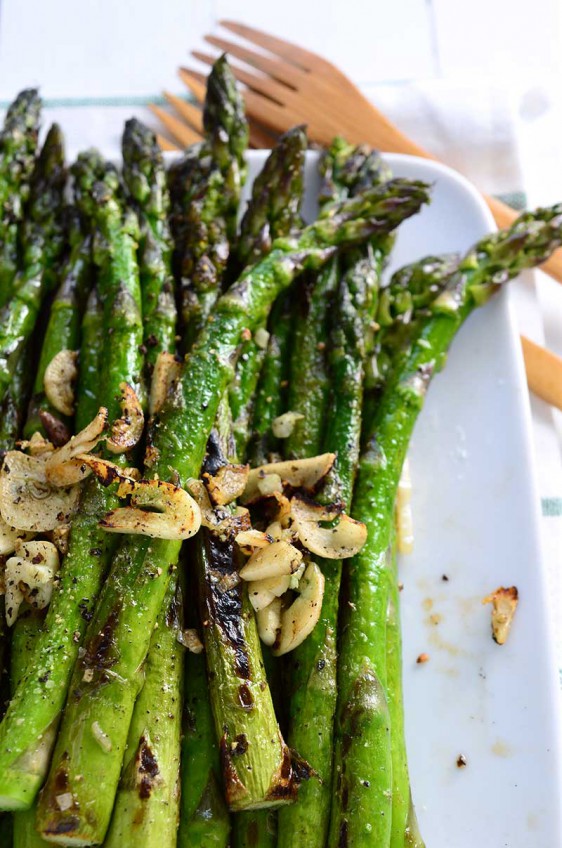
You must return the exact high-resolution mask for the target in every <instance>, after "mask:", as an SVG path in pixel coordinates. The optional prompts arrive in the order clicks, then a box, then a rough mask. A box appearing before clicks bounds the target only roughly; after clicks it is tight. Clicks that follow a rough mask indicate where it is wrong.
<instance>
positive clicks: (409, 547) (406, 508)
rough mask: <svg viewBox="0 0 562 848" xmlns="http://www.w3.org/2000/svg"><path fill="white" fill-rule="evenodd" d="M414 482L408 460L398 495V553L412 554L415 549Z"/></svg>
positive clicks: (395, 510)
mask: <svg viewBox="0 0 562 848" xmlns="http://www.w3.org/2000/svg"><path fill="white" fill-rule="evenodd" d="M411 497H412V480H411V477H410V464H409V462H408V459H407V458H406V460H405V461H404V465H403V467H402V474H401V475H400V482H399V483H398V491H397V493H396V505H395V507H394V515H395V521H396V546H397V548H398V553H400V554H411V553H412V551H413V549H414V524H413V520H412V504H411Z"/></svg>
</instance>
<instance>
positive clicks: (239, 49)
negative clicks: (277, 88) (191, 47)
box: [205, 35, 303, 88]
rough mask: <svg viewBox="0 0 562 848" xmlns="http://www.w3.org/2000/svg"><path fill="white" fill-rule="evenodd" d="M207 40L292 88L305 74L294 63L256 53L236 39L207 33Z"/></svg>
mask: <svg viewBox="0 0 562 848" xmlns="http://www.w3.org/2000/svg"><path fill="white" fill-rule="evenodd" d="M205 41H207V42H208V43H209V44H212V45H213V47H218V48H219V50H222V51H223V52H224V53H228V54H229V55H230V56H235V57H236V58H237V59H240V60H241V61H242V62H246V64H247V65H252V66H253V67H254V68H257V69H258V70H259V71H262V72H263V73H264V74H268V76H270V77H274V79H276V80H277V81H278V82H281V83H284V84H285V85H289V86H291V88H298V84H299V80H300V79H301V78H302V75H303V74H302V71H301V70H299V69H298V68H296V67H295V66H294V65H290V64H287V62H280V61H279V60H278V59H271V58H269V57H268V56H263V55H262V54H261V53H256V52H255V50H249V49H248V48H247V47H244V46H243V45H242V44H236V43H235V42H234V41H227V40H226V39H224V38H218V37H217V36H216V35H206V36H205Z"/></svg>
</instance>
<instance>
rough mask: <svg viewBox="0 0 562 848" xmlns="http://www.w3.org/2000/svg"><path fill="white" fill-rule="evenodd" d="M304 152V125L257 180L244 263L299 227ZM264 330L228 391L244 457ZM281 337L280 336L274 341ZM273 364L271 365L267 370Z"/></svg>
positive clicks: (241, 247) (241, 256)
mask: <svg viewBox="0 0 562 848" xmlns="http://www.w3.org/2000/svg"><path fill="white" fill-rule="evenodd" d="M305 151H306V133H305V131H304V129H303V128H302V127H294V128H293V129H291V130H289V131H288V132H287V133H285V134H284V135H283V136H281V138H280V139H279V141H278V143H277V145H276V146H275V147H274V149H273V150H272V152H271V153H270V155H269V156H268V158H267V159H266V162H265V165H264V166H263V169H262V171H261V173H260V174H258V176H257V177H256V179H255V180H254V184H253V186H252V197H251V199H250V202H249V203H248V207H247V209H246V212H245V213H244V217H243V218H242V223H241V226H240V239H239V242H238V251H237V258H238V263H239V266H240V267H242V268H244V267H245V266H247V265H251V264H252V263H253V262H256V261H257V260H258V259H259V258H261V257H262V256H265V254H266V253H268V252H269V250H270V249H271V245H272V243H273V241H274V240H275V239H276V238H279V237H282V236H286V235H289V233H290V232H291V230H293V229H295V228H296V227H297V226H299V223H300V207H301V202H302V192H303V167H304V154H305ZM275 312H276V313H277V312H278V310H277V309H276V310H275ZM264 329H265V328H261V329H258V331H257V335H256V334H254V336H253V337H252V338H251V339H249V340H248V341H246V342H244V344H243V345H242V350H241V354H240V358H239V360H238V364H237V367H236V375H235V378H234V381H233V383H232V386H231V387H230V390H229V402H230V408H231V410H232V416H233V419H234V421H233V427H234V438H235V440H236V444H237V450H238V453H239V455H242V454H243V453H244V452H245V448H246V444H247V442H248V438H249V427H250V421H251V417H252V410H253V403H254V400H253V399H254V395H255V392H256V388H257V384H258V379H259V375H260V371H261V368H262V365H263V362H264V359H265V357H266V356H267V344H268V335H267V334H266V333H264ZM273 332H274V333H275V334H277V333H278V332H279V329H278V327H274V328H273ZM260 334H261V339H260ZM277 338H278V336H277V335H275V337H274V341H273V342H272V345H273V344H275V339H277ZM270 367H271V365H270V364H268V369H269V368H270ZM270 376H271V375H270Z"/></svg>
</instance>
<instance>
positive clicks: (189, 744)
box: [178, 557, 230, 848]
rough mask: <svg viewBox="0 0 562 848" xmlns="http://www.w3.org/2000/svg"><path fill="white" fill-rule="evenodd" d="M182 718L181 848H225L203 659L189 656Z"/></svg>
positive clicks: (192, 619)
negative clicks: (200, 846) (206, 847)
mask: <svg viewBox="0 0 562 848" xmlns="http://www.w3.org/2000/svg"><path fill="white" fill-rule="evenodd" d="M185 566H186V567H187V557H186V562H185ZM188 582H189V586H188V593H187V598H188V605H187V610H188V613H187V615H188V618H187V623H188V626H189V627H192V628H197V629H198V630H199V632H202V628H201V621H200V618H199V615H198V612H197V609H196V607H197V604H196V602H195V598H196V597H197V587H196V580H195V574H194V570H193V569H190V572H189V576H188ZM184 715H185V718H184V725H183V739H182V754H181V762H182V775H181V813H180V826H179V831H178V848H195V846H198V845H202V846H208V848H211V846H212V848H226V846H227V845H228V844H229V837H230V817H229V814H228V808H227V806H226V802H225V799H224V793H223V789H222V780H221V775H220V764H219V745H218V741H217V738H216V735H215V728H214V722H213V713H212V711H211V702H210V700H209V691H208V682H207V670H206V664H205V656H204V654H203V653H200V654H195V653H192V652H191V651H187V654H186V663H185V702H184Z"/></svg>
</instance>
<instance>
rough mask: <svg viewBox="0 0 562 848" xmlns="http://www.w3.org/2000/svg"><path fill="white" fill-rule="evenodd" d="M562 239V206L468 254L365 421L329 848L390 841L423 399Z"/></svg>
mask: <svg viewBox="0 0 562 848" xmlns="http://www.w3.org/2000/svg"><path fill="white" fill-rule="evenodd" d="M561 240H562V207H561V206H557V207H553V208H551V209H539V210H537V211H536V212H534V213H527V214H525V215H523V216H521V218H519V219H518V220H517V221H516V222H515V223H514V224H513V226H512V227H510V228H509V229H508V230H505V231H502V232H499V233H494V234H492V235H490V236H487V237H486V238H484V239H482V240H481V241H480V242H479V243H478V244H477V245H476V246H475V247H474V248H473V249H472V250H471V251H469V253H468V254H467V256H466V257H465V258H464V259H463V260H462V262H461V263H460V265H459V269H458V271H457V272H455V273H454V274H453V275H452V276H451V277H450V278H449V280H448V281H447V284H446V286H445V288H444V290H443V292H442V293H441V294H440V295H439V296H438V297H437V299H436V300H435V301H434V302H433V303H432V305H431V308H430V312H429V315H428V316H427V317H425V318H423V319H422V320H420V323H419V326H418V329H417V331H416V333H415V336H414V338H412V339H411V340H410V344H409V346H408V348H407V350H406V351H405V352H404V353H403V355H402V358H401V359H400V360H399V362H398V364H397V366H396V368H395V369H394V370H393V372H392V375H391V377H390V379H389V381H388V384H387V386H386V387H385V389H384V390H383V392H382V395H381V397H380V399H379V403H378V407H377V410H376V412H375V414H374V416H373V418H372V420H370V421H369V422H368V423H367V432H368V434H369V436H368V438H367V446H366V448H365V451H364V453H363V455H362V457H361V460H360V463H359V471H358V479H357V485H356V491H355V496H354V510H353V514H354V515H355V516H356V517H357V518H358V519H360V520H362V521H364V522H365V523H366V524H367V528H368V538H367V544H366V545H365V547H364V548H363V550H362V551H361V553H360V554H358V555H357V557H355V558H354V560H353V561H352V563H351V564H350V566H349V568H348V569H347V581H346V583H347V586H346V589H347V594H346V597H347V598H348V601H349V603H348V604H346V605H345V608H344V613H345V618H344V621H345V626H344V629H343V632H342V638H341V645H340V655H339V669H338V689H339V691H338V706H337V713H336V746H335V768H334V783H333V806H332V817H331V823H330V838H329V845H330V846H341V845H350V846H351V845H353V846H360V845H365V846H367V845H369V846H370V845H373V844H377V845H385V844H386V845H388V844H389V843H390V833H391V818H392V816H391V812H392V811H391V794H392V793H391V792H389V789H390V788H391V782H390V775H391V747H390V741H389V738H388V728H389V713H388V703H387V698H386V695H385V692H384V683H385V680H386V675H387V668H386V611H387V604H388V593H389V584H390V573H391V556H390V553H389V544H390V542H391V539H392V533H393V509H394V500H395V496H396V489H397V485H398V480H399V477H400V472H401V468H402V464H403V461H404V457H405V455H406V451H407V448H408V444H409V441H410V437H411V434H412V430H413V427H414V424H415V421H416V419H417V416H418V414H419V412H420V410H421V407H422V405H423V399H424V396H425V392H426V390H427V387H428V385H429V382H430V380H431V377H432V375H433V374H434V373H435V372H436V371H437V370H439V369H440V368H441V367H442V366H443V364H444V362H445V357H446V354H447V351H448V348H449V346H450V344H451V342H452V340H453V338H454V336H455V333H456V332H457V330H458V328H459V327H460V325H461V324H462V323H463V321H464V320H465V319H466V318H467V317H468V315H469V314H470V313H471V312H472V311H473V309H474V308H475V307H476V306H479V305H480V304H482V303H484V302H485V301H486V300H487V299H488V298H489V297H490V296H491V295H492V294H493V293H494V292H495V291H496V290H497V289H498V288H499V287H500V284H502V283H505V282H507V281H508V280H509V279H511V278H512V277H513V276H516V275H517V274H518V273H519V272H520V271H521V270H522V269H523V268H528V267H532V266H533V265H536V264H538V263H540V262H542V261H544V260H545V259H546V258H547V257H548V256H549V254H550V253H551V252H552V250H553V249H554V248H555V247H557V246H558V245H559V244H560V242H561ZM381 457H384V458H385V461H384V462H381Z"/></svg>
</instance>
